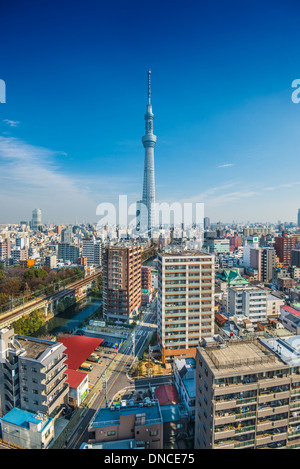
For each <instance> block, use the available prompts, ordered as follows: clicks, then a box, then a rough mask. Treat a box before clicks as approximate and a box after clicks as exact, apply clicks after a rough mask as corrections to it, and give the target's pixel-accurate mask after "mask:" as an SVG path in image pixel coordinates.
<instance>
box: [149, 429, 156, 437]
mask: <svg viewBox="0 0 300 469" xmlns="http://www.w3.org/2000/svg"><path fill="white" fill-rule="evenodd" d="M157 435H158V430H153V431H152V432H150V436H157Z"/></svg>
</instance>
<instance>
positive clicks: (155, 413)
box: [89, 401, 162, 428]
mask: <svg viewBox="0 0 300 469" xmlns="http://www.w3.org/2000/svg"><path fill="white" fill-rule="evenodd" d="M125 415H135V416H136V417H137V416H141V417H143V418H144V420H145V424H147V425H151V424H155V423H162V416H161V411H160V406H159V403H158V401H151V402H150V403H141V404H133V405H126V406H115V407H106V408H103V409H99V410H98V412H97V413H96V414H95V416H94V418H93V420H92V421H91V423H90V426H89V428H97V427H110V426H114V425H119V424H120V419H121V418H122V417H123V416H125ZM136 424H137V423H136Z"/></svg>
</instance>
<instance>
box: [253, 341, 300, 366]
mask: <svg viewBox="0 0 300 469" xmlns="http://www.w3.org/2000/svg"><path fill="white" fill-rule="evenodd" d="M262 342H263V343H264V344H265V345H266V347H268V348H269V349H270V350H272V352H273V353H274V354H275V355H276V356H277V357H279V358H280V359H281V360H283V361H284V362H285V363H286V364H287V365H290V366H297V365H300V336H299V335H293V336H290V337H289V338H285V339H283V338H282V337H281V338H278V337H276V338H272V339H262Z"/></svg>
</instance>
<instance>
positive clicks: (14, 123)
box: [3, 119, 20, 127]
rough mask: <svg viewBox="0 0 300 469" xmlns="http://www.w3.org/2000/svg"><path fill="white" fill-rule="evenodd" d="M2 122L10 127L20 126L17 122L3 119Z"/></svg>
mask: <svg viewBox="0 0 300 469" xmlns="http://www.w3.org/2000/svg"><path fill="white" fill-rule="evenodd" d="M3 122H5V123H6V124H7V125H9V126H10V127H17V126H18V125H19V124H20V122H19V121H13V120H10V119H3Z"/></svg>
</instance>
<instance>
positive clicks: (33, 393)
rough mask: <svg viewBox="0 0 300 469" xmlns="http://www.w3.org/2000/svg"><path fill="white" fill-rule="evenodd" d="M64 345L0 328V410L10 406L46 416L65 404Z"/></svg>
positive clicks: (2, 411)
mask: <svg viewBox="0 0 300 469" xmlns="http://www.w3.org/2000/svg"><path fill="white" fill-rule="evenodd" d="M65 349H66V348H65V346H64V345H63V344H61V343H58V342H51V341H46V340H41V339H34V338H31V337H25V336H19V335H15V334H14V330H13V329H6V328H5V329H2V330H0V413H1V416H3V415H5V414H6V413H7V412H9V411H10V410H11V409H13V408H14V407H18V408H20V409H22V410H27V411H29V412H34V413H36V412H44V413H45V414H47V415H50V414H51V413H52V412H53V410H54V409H55V408H56V407H57V406H60V405H61V404H65V403H67V399H68V392H69V386H68V384H67V383H66V381H67V375H66V373H65V371H66V369H67V365H66V364H65V361H66V359H67V355H66V354H65V353H64V351H65Z"/></svg>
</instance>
